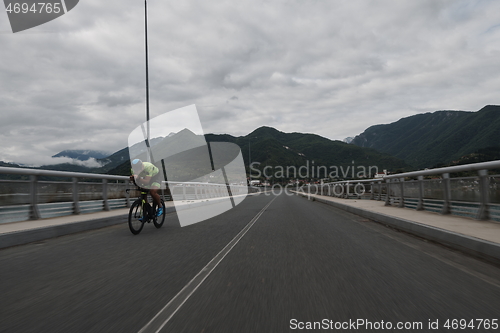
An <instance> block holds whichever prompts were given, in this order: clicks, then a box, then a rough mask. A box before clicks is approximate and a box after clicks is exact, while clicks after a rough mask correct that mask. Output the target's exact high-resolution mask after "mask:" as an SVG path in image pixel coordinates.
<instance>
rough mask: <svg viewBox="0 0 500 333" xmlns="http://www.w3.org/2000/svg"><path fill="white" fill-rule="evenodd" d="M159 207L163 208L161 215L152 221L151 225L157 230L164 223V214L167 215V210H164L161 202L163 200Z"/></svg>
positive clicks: (163, 203) (163, 204)
mask: <svg viewBox="0 0 500 333" xmlns="http://www.w3.org/2000/svg"><path fill="white" fill-rule="evenodd" d="M161 206H162V207H163V214H161V215H160V216H158V217H155V218H154V220H153V224H154V225H155V227H156V228H158V229H160V228H161V226H162V225H163V222H165V214H166V213H167V210H166V209H165V202H164V201H163V199H162V200H161Z"/></svg>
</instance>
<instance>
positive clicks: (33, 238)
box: [0, 198, 227, 249]
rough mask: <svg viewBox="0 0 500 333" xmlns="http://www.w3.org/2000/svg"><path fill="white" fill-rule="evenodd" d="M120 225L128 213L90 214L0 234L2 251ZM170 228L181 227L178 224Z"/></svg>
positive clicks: (172, 209)
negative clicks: (105, 215)
mask: <svg viewBox="0 0 500 333" xmlns="http://www.w3.org/2000/svg"><path fill="white" fill-rule="evenodd" d="M223 200H227V199H226V198H215V199H211V200H204V201H199V202H186V203H183V204H181V205H178V206H177V208H176V207H175V206H173V207H166V213H167V214H168V213H173V212H175V211H176V210H184V209H190V208H193V207H197V206H205V205H210V204H216V203H218V202H221V201H223ZM15 223H22V222H15ZM120 223H128V213H127V214H125V215H119V216H112V217H105V218H99V219H92V214H89V219H88V220H84V221H79V222H70V223H66V224H60V225H50V226H46V227H39V228H34V229H28V230H21V231H13V232H8V233H4V234H0V249H4V248H7V247H11V246H17V245H23V244H28V243H33V242H39V241H42V240H45V239H49V238H55V237H60V236H65V235H70V234H75V233H78V232H82V231H88V230H94V229H101V228H105V227H109V226H113V225H117V224H120ZM170 226H176V227H180V226H179V225H178V224H177V225H170Z"/></svg>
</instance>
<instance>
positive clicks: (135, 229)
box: [128, 199, 144, 235]
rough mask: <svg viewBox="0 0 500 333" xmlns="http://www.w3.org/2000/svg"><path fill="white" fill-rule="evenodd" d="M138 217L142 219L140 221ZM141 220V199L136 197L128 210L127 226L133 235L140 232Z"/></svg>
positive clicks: (142, 214)
mask: <svg viewBox="0 0 500 333" xmlns="http://www.w3.org/2000/svg"><path fill="white" fill-rule="evenodd" d="M139 219H142V221H140V220H139ZM143 221H144V211H143V209H142V200H141V199H137V200H136V201H134V203H133V204H132V206H131V207H130V211H129V213H128V227H129V229H130V231H131V232H132V233H133V234H134V235H137V234H139V233H140V232H141V230H142V227H144V222H143Z"/></svg>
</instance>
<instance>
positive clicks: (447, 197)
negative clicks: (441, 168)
mask: <svg viewBox="0 0 500 333" xmlns="http://www.w3.org/2000/svg"><path fill="white" fill-rule="evenodd" d="M443 191H444V202H443V209H442V210H441V214H450V213H451V205H450V201H451V186H450V174H449V173H443Z"/></svg>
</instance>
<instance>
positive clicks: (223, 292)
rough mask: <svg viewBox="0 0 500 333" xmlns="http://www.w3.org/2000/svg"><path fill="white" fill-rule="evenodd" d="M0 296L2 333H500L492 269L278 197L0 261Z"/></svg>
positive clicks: (31, 248) (38, 247) (56, 243)
mask: <svg viewBox="0 0 500 333" xmlns="http://www.w3.org/2000/svg"><path fill="white" fill-rule="evenodd" d="M175 218H176V217H175V214H169V215H167V220H169V221H170V222H172V221H173V220H175ZM122 219H123V218H122ZM0 297H1V298H0V332H23V333H27V332H51V333H52V332H134V333H137V332H139V331H142V332H158V331H159V332H200V333H201V332H203V333H211V332H217V333H218V332H228V333H229V332H230V333H237V332H296V331H301V328H304V331H309V332H310V331H330V332H334V331H341V332H351V331H353V332H354V331H375V330H376V328H378V329H377V330H376V331H385V332H392V331H396V332H397V331H399V332H403V331H406V332H450V331H454V330H452V329H451V330H448V329H446V328H445V327H444V326H445V324H446V321H447V320H448V319H449V320H450V321H449V324H450V325H452V324H453V323H455V324H456V325H455V327H456V328H460V325H462V327H464V326H463V325H464V323H466V324H467V326H465V328H464V329H457V330H456V331H461V332H500V327H498V325H500V323H498V321H499V320H500V268H499V267H497V266H494V265H492V264H489V263H486V262H482V261H480V260H477V259H474V258H471V257H468V256H466V255H463V254H461V253H457V252H454V251H451V250H449V249H447V248H444V247H442V246H439V245H436V244H433V243H430V242H426V241H425V240H422V239H419V238H416V237H413V236H410V235H407V234H404V233H401V232H398V231H395V230H392V229H390V228H387V227H385V226H383V225H380V224H378V223H375V222H372V221H369V220H366V219H363V218H361V217H358V216H356V215H352V214H349V213H346V212H344V211H341V210H338V209H335V208H333V207H331V206H327V205H324V204H321V203H317V202H312V201H308V200H307V199H305V198H301V197H297V196H287V195H281V196H272V195H269V196H266V195H263V194H261V195H258V196H252V197H248V198H246V199H245V201H244V202H243V203H241V204H240V205H239V206H237V207H236V208H235V209H233V210H230V211H228V212H226V213H224V214H222V215H219V216H217V217H215V218H212V219H210V220H207V221H205V222H201V223H198V224H195V225H191V226H187V227H184V228H178V227H169V226H164V227H163V228H161V229H155V228H154V226H153V225H151V224H148V225H146V226H145V227H144V229H143V231H142V233H141V234H140V235H138V236H133V235H132V234H131V233H130V231H129V230H128V226H127V225H126V224H121V225H117V226H113V227H108V228H104V229H100V230H94V231H89V232H82V233H79V234H74V235H68V236H64V237H59V238H55V239H49V240H46V241H43V242H37V243H32V244H27V245H23V246H16V247H12V248H8V249H3V250H0ZM453 319H455V320H456V321H455V322H452V320H453ZM461 319H462V322H460V321H459V320H461ZM481 319H482V320H483V321H480V320H481ZM495 319H496V320H495ZM464 320H465V321H464ZM486 320H488V321H486ZM368 322H369V323H368ZM495 322H496V323H497V328H496V329H494V328H495ZM431 323H432V325H433V326H432V327H433V328H437V329H430V328H429V325H430V324H431ZM354 324H356V325H357V326H356V325H354ZM370 324H371V326H370ZM398 325H400V326H401V327H402V328H403V329H401V330H398V329H397V326H398ZM405 325H406V329H404V327H405ZM436 325H437V326H436ZM479 325H481V326H479ZM487 327H489V328H490V329H489V330H487V329H486V328H487ZM306 328H316V330H306ZM336 328H337V329H336Z"/></svg>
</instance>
